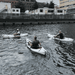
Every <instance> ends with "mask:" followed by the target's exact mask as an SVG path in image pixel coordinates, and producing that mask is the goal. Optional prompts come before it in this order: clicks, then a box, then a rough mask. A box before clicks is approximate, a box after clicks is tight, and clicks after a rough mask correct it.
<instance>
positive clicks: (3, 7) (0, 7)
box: [0, 2, 11, 13]
mask: <svg viewBox="0 0 75 75" xmlns="http://www.w3.org/2000/svg"><path fill="white" fill-rule="evenodd" d="M0 13H11V3H3V2H0Z"/></svg>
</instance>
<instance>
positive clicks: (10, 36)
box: [2, 33, 28, 38]
mask: <svg viewBox="0 0 75 75" xmlns="http://www.w3.org/2000/svg"><path fill="white" fill-rule="evenodd" d="M27 35H28V33H24V34H20V35H16V36H14V35H13V34H2V37H3V38H15V37H23V36H27Z"/></svg>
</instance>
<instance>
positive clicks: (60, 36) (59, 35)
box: [55, 30, 64, 39]
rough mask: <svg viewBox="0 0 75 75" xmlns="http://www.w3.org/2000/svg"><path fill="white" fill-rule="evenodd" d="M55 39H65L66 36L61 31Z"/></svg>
mask: <svg viewBox="0 0 75 75" xmlns="http://www.w3.org/2000/svg"><path fill="white" fill-rule="evenodd" d="M55 38H59V39H64V35H63V33H62V32H61V30H60V31H59V34H58V35H56V36H55Z"/></svg>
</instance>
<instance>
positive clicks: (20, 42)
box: [0, 24, 75, 75]
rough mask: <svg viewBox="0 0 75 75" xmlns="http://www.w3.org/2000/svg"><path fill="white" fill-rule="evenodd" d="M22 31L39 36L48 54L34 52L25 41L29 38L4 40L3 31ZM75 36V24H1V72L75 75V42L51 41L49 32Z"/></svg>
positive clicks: (70, 36)
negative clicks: (60, 32) (60, 31)
mask: <svg viewBox="0 0 75 75" xmlns="http://www.w3.org/2000/svg"><path fill="white" fill-rule="evenodd" d="M17 28H19V29H20V31H21V33H28V34H29V35H28V36H27V37H28V38H30V39H31V40H33V37H34V36H37V37H38V39H39V40H40V42H41V44H42V46H43V47H44V48H45V49H46V50H47V53H46V56H42V55H39V54H36V53H32V52H31V51H30V50H29V49H28V48H27V47H26V44H25V37H21V38H20V39H13V38H11V39H3V37H2V34H13V33H15V32H16V29H17ZM58 30H62V32H63V33H64V35H65V36H66V37H69V38H73V39H75V35H74V34H75V25H74V24H49V25H48V24H46V25H14V26H12V25H10V26H0V75H75V48H74V42H66V43H62V42H60V41H55V40H53V39H52V40H49V38H48V36H47V33H50V34H57V33H58Z"/></svg>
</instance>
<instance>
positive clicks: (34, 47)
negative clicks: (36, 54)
mask: <svg viewBox="0 0 75 75" xmlns="http://www.w3.org/2000/svg"><path fill="white" fill-rule="evenodd" d="M29 43H30V42H29ZM39 45H41V43H40V42H39V40H37V37H36V36H35V37H34V41H33V42H32V43H30V46H31V48H33V49H38V48H41V47H39Z"/></svg>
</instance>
